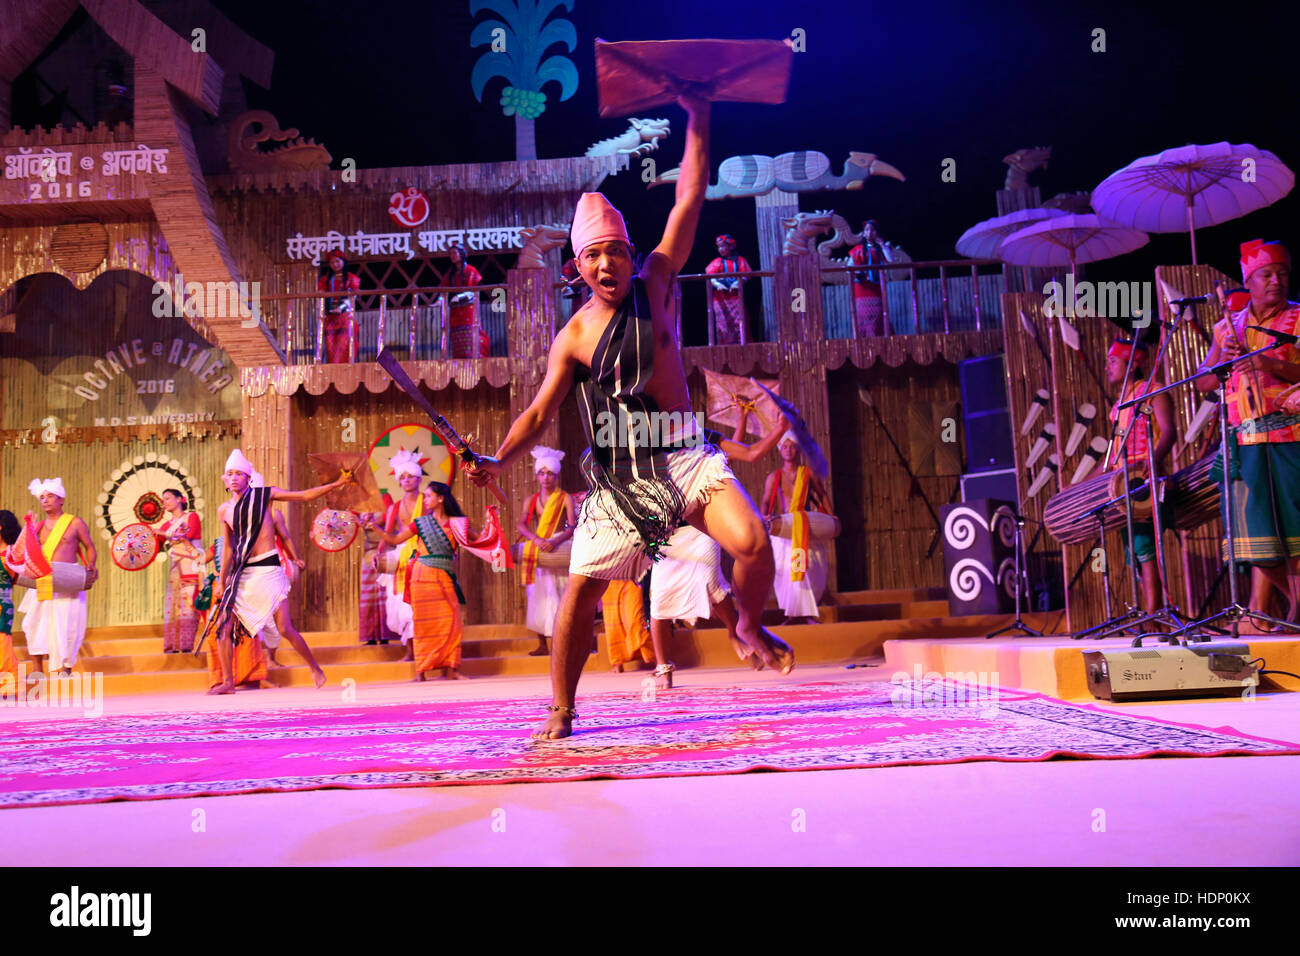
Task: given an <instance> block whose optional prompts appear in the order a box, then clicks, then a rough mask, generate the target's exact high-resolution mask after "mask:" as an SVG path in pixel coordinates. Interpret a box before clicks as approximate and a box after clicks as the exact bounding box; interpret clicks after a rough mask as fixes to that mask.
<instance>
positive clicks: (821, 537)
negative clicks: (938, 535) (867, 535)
mask: <svg viewBox="0 0 1300 956" xmlns="http://www.w3.org/2000/svg"><path fill="white" fill-rule="evenodd" d="M807 514H808V537H810V538H811V539H812V540H814V541H826V540H829V539H831V538H838V537H839V536H840V519H839V518H837V517H835V516H834V515H827V514H822V513H821V512H820V511H809V512H807ZM769 533H770V534H771V535H772V537H774V538H793V537H794V518H793V516H791V515H789V514H781V515H773V516H772V527H771V530H770V532H769Z"/></svg>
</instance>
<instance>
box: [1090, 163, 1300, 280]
mask: <svg viewBox="0 0 1300 956" xmlns="http://www.w3.org/2000/svg"><path fill="white" fill-rule="evenodd" d="M1294 186H1295V174H1294V173H1293V172H1291V170H1290V169H1288V168H1287V167H1286V164H1284V163H1283V162H1282V161H1281V160H1280V159H1278V158H1277V157H1276V156H1274V155H1273V154H1272V153H1270V152H1269V151H1268V150H1266V149H1258V148H1256V147H1255V146H1252V145H1250V144H1249V143H1243V144H1241V145H1233V144H1231V143H1212V144H1210V145H1208V146H1178V147H1175V148H1174V149H1167V150H1165V151H1164V152H1162V153H1157V154H1156V155H1154V156H1143V157H1141V158H1140V159H1135V160H1133V162H1131V163H1129V164H1128V165H1127V166H1125V167H1124V168H1123V169H1121V170H1119V171H1118V172H1114V173H1111V174H1110V175H1109V176H1107V177H1106V178H1105V180H1103V181H1102V183H1101V184H1100V185H1099V186H1098V187H1097V188H1096V189H1094V190H1093V192H1092V206H1093V208H1094V209H1096V210H1097V214H1098V215H1100V216H1104V217H1105V218H1106V219H1109V220H1111V221H1112V222H1116V223H1119V224H1121V225H1125V226H1130V227H1132V228H1134V229H1141V230H1143V231H1145V232H1186V233H1188V234H1189V235H1190V237H1191V243H1192V264H1193V265H1195V264H1196V229H1197V227H1198V226H1199V227H1205V226H1213V225H1216V224H1218V223H1221V222H1227V221H1229V220H1230V219H1236V218H1237V217H1238V216H1244V215H1246V213H1248V212H1254V211H1255V210H1256V209H1262V208H1263V207H1265V206H1268V205H1271V204H1273V203H1275V202H1277V201H1278V200H1279V199H1281V198H1282V197H1283V196H1285V195H1286V194H1287V193H1289V192H1290V191H1291V190H1292V188H1294Z"/></svg>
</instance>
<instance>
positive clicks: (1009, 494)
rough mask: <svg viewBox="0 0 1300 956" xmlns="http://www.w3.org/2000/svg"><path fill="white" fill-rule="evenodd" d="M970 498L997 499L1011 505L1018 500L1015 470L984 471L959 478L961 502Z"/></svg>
mask: <svg viewBox="0 0 1300 956" xmlns="http://www.w3.org/2000/svg"><path fill="white" fill-rule="evenodd" d="M972 498H997V499H998V500H999V501H1010V502H1012V503H1013V504H1014V503H1015V502H1018V501H1019V500H1020V488H1019V486H1018V484H1017V483H1016V470H1015V469H1014V468H1008V469H1006V470H1005V471H984V472H978V473H976V474H973V475H962V476H961V500H962V501H970V500H971V499H972Z"/></svg>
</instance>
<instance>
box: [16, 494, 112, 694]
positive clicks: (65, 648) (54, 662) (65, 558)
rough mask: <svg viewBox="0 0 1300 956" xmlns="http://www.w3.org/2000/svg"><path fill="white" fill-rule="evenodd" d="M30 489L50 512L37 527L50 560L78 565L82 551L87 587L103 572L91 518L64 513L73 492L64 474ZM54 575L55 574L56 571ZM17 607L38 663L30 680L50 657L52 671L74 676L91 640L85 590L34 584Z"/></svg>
mask: <svg viewBox="0 0 1300 956" xmlns="http://www.w3.org/2000/svg"><path fill="white" fill-rule="evenodd" d="M27 490H28V491H30V492H31V493H32V494H33V495H35V496H36V497H37V498H38V499H40V502H41V509H42V510H43V511H44V512H45V517H44V520H42V521H41V523H40V527H39V528H38V530H37V534H38V535H39V536H40V541H41V551H42V552H44V554H45V559H46V560H47V561H49V562H50V563H51V564H60V563H62V564H73V563H75V562H76V561H77V559H78V557H79V556H80V557H82V558H83V559H84V560H83V563H84V564H85V566H86V587H90V586H91V585H92V584H94V583H95V578H97V577H98V576H99V572H98V570H97V569H96V567H95V564H96V562H97V561H98V559H99V553H98V552H97V551H96V550H95V544H94V542H93V541H92V540H91V537H90V529H89V528H88V527H86V522H84V521H82V520H81V519H80V518H77V517H74V516H73V515H69V514H64V513H63V502H64V500H65V499H66V498H67V497H68V493H67V492H66V491H64V490H63V479H62V478H50V479H47V480H45V481H42V480H40V479H39V478H38V479H35V480H33V481H32V482H31V483H30V484H29V485H28V486H27ZM49 578H51V579H52V578H53V575H49ZM44 580H45V578H42V579H41V581H44ZM51 583H52V581H51ZM38 584H39V582H38ZM18 612H19V613H20V614H22V615H23V633H24V634H25V635H26V637H27V653H28V655H29V656H30V657H31V659H32V663H33V665H34V667H35V672H34V673H33V674H32V675H31V676H30V677H29V678H28V679H29V680H31V679H33V678H35V677H36V675H37V674H40V673H42V672H43V669H44V666H45V658H47V657H48V658H49V659H50V671H51V672H53V671H59V672H61V673H63V674H65V675H70V674H71V673H72V668H73V666H75V665H76V663H77V655H78V654H80V653H81V644H82V642H83V641H84V640H85V639H86V592H85V591H81V592H79V593H77V594H57V593H46V592H45V589H44V588H41V587H39V586H38V587H35V588H31V589H30V590H28V592H27V596H26V597H25V598H23V603H22V606H21V607H19V609H18Z"/></svg>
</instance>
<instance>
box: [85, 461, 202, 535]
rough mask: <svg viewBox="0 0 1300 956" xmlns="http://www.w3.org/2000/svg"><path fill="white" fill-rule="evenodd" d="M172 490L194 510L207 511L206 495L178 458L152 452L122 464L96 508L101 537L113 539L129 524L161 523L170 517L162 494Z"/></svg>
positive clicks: (114, 471)
mask: <svg viewBox="0 0 1300 956" xmlns="http://www.w3.org/2000/svg"><path fill="white" fill-rule="evenodd" d="M168 488H176V489H179V490H180V492H181V494H183V495H184V496H185V500H186V501H188V502H189V507H190V510H191V511H201V510H202V509H203V498H202V494H203V493H202V492H201V491H200V490H199V487H198V484H197V483H196V481H195V479H194V477H193V476H192V475H191V474H190V473H189V471H188V470H187V469H186V467H185V466H184V465H182V464H181V463H180V462H179V461H178V460H176V459H175V458H169V457H167V456H166V455H160V454H158V453H157V452H152V451H151V452H149V453H148V454H146V455H137V456H136V457H135V458H128V459H127V460H126V461H124V462H122V464H121V465H120V466H119V467H117V468H116V469H114V470H113V473H112V475H110V476H109V480H108V481H106V482H104V490H103V491H102V492H101V493H100V495H99V499H98V500H99V503H98V505H97V506H96V509H95V510H96V512H97V519H96V522H95V523H96V525H98V527H99V529H100V532H99V536H100V537H101V538H103V539H104V540H111V539H112V538H113V537H114V536H115V535H116V534H117V533H118V532H119V531H122V530H123V529H124V528H126V526H127V525H132V524H143V525H146V526H153V525H156V524H158V522H160V521H162V520H163V519H164V518H166V517H167V512H166V511H165V510H164V509H163V503H162V493H163V492H164V491H166V490H167V489H168Z"/></svg>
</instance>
